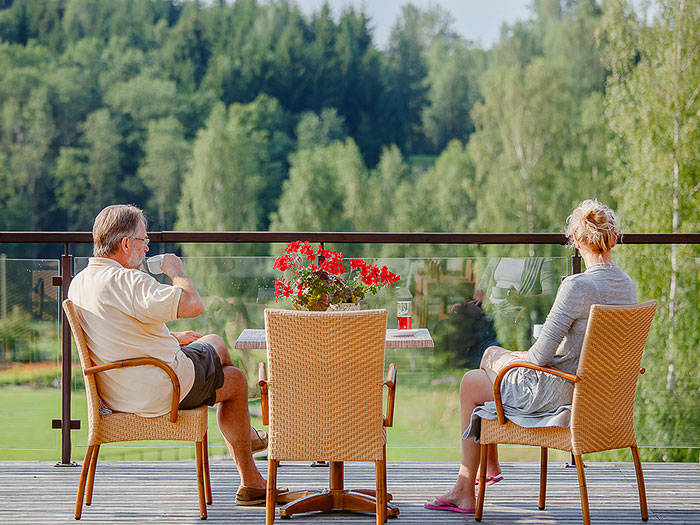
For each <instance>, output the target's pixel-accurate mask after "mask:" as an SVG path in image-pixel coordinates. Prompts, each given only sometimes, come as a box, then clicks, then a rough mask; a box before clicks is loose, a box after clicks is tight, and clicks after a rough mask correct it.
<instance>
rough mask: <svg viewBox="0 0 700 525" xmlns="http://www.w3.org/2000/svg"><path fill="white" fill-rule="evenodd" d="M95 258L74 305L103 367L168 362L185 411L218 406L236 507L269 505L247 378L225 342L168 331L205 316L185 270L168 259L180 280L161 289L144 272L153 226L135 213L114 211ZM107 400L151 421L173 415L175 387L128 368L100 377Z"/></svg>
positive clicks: (97, 236)
mask: <svg viewBox="0 0 700 525" xmlns="http://www.w3.org/2000/svg"><path fill="white" fill-rule="evenodd" d="M92 236H93V242H94V248H93V254H94V257H91V258H90V260H89V263H88V266H87V268H85V269H84V270H83V271H81V272H80V273H79V274H78V275H77V276H76V277H75V278H74V279H73V281H72V283H71V285H70V289H69V291H68V297H69V298H70V299H71V300H72V301H73V303H74V304H75V306H76V309H77V311H78V314H79V316H80V321H81V325H82V327H83V329H84V331H85V334H86V336H87V343H88V346H89V348H90V350H91V353H92V358H93V360H94V361H95V364H101V363H105V362H108V361H115V360H119V359H128V358H132V357H143V356H151V357H155V358H158V359H161V360H162V361H165V362H166V363H167V364H168V365H170V367H171V368H172V369H173V370H174V371H175V373H176V374H177V377H178V379H179V381H180V388H181V390H180V408H181V409H190V408H195V407H198V406H200V405H202V404H207V405H209V406H212V405H214V404H216V405H217V421H218V424H219V429H220V430H221V433H222V434H223V437H224V440H225V441H226V446H227V447H228V450H229V453H230V454H231V457H232V458H233V460H234V461H235V463H236V467H237V469H238V472H239V474H240V476H241V487H240V488H239V490H238V493H237V494H236V503H238V504H241V505H252V504H257V503H262V502H264V500H265V494H264V489H265V480H264V479H263V477H262V476H261V475H260V473H259V472H258V469H257V468H256V466H255V462H254V460H253V456H252V452H251V442H252V445H253V446H254V448H256V449H258V450H262V449H264V448H265V447H266V446H267V437H266V436H262V437H261V436H260V435H259V434H258V432H257V431H256V430H255V429H253V428H252V427H251V426H250V415H249V413H248V396H247V385H246V379H245V376H244V375H243V373H242V372H241V371H240V370H239V369H237V368H236V367H234V366H233V363H232V362H231V357H230V356H229V353H228V350H227V349H226V344H225V343H224V341H223V339H221V337H219V336H218V335H214V334H209V335H202V334H198V333H196V332H192V331H187V332H171V331H170V330H168V327H167V326H166V325H165V323H166V322H168V321H172V320H174V319H180V318H193V317H197V316H198V315H200V314H201V313H202V312H203V311H204V305H203V304H202V299H201V297H200V296H199V293H198V292H197V289H196V288H195V286H194V285H193V284H192V281H190V279H188V278H187V276H186V275H185V273H184V272H183V265H182V261H181V260H180V258H179V257H177V256H176V255H174V254H171V253H168V254H165V255H164V257H163V260H162V264H161V269H162V271H163V273H165V274H166V275H167V276H168V277H169V278H170V279H171V281H172V286H171V285H166V284H160V283H159V282H158V281H156V280H155V279H154V278H153V277H151V276H150V275H149V274H147V273H145V272H143V271H141V270H140V269H139V268H140V267H141V265H142V263H143V261H144V258H145V255H146V253H147V252H148V242H149V239H148V236H147V233H146V218H145V216H144V214H143V211H141V210H140V209H138V208H136V207H135V206H128V205H114V206H107V207H106V208H105V209H103V210H102V211H101V212H100V213H99V214H98V215H97V217H96V218H95V223H94V225H93V228H92ZM96 377H97V383H98V388H99V390H100V396H101V397H102V398H103V400H104V401H105V403H106V404H107V405H108V406H109V408H111V409H112V410H117V411H121V412H134V413H136V414H139V415H141V416H143V417H157V416H160V415H163V414H167V413H168V412H169V410H170V402H171V401H170V400H171V399H172V392H173V389H172V383H171V381H170V378H169V377H168V376H167V374H165V373H164V372H163V371H162V370H161V369H159V368H157V367H153V366H141V367H130V368H121V369H115V370H110V371H107V372H103V373H100V374H98V375H97V376H96Z"/></svg>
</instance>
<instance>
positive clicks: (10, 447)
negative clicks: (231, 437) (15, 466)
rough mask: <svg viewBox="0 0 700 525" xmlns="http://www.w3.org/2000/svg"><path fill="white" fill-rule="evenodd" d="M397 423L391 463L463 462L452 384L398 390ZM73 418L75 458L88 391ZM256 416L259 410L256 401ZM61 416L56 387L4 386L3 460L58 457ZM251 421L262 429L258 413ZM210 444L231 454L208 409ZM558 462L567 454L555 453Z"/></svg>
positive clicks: (144, 454) (119, 447)
mask: <svg viewBox="0 0 700 525" xmlns="http://www.w3.org/2000/svg"><path fill="white" fill-rule="evenodd" d="M397 394H398V395H397V400H396V412H395V415H394V426H393V427H392V428H390V429H387V435H388V439H389V442H388V450H387V457H388V459H389V460H390V461H458V460H459V448H458V447H459V413H458V399H457V392H455V391H454V389H452V388H434V389H431V390H425V389H421V388H418V387H411V386H410V385H402V386H400V387H399V388H398V391H397ZM71 399H72V405H71V407H72V408H71V412H72V413H71V417H72V418H73V419H79V420H80V423H81V429H80V430H74V431H73V432H72V445H73V451H72V459H74V460H80V459H81V458H82V457H83V456H84V454H85V444H86V441H87V405H86V401H85V394H84V392H83V391H78V392H74V395H73V396H72V398H71ZM250 409H251V413H252V414H259V413H260V406H259V403H257V402H256V403H251V405H250ZM58 417H60V392H59V391H58V390H57V389H52V388H38V389H34V388H27V387H15V386H8V387H3V388H0V429H2V430H1V431H0V459H2V460H34V459H36V460H59V459H60V456H61V442H60V431H59V430H53V429H51V419H53V418H58ZM252 423H253V425H254V426H256V427H257V428H260V427H261V420H260V418H259V417H252ZM209 428H210V430H209V447H210V453H211V454H212V455H225V454H227V450H226V446H225V445H224V441H223V438H222V437H221V433H220V432H219V430H218V428H217V426H216V413H215V411H214V410H210V412H209ZM553 454H555V455H554V456H550V457H551V459H552V460H553V461H564V460H566V459H567V458H568V456H567V455H566V454H564V453H563V452H562V453H559V452H556V451H553ZM193 457H194V446H193V445H190V444H188V443H184V442H177V441H165V442H129V443H117V444H114V445H103V446H102V447H101V448H100V458H101V459H116V460H142V459H143V460H160V459H163V460H174V459H187V458H193ZM501 457H502V459H503V460H504V461H518V460H520V461H535V460H537V459H538V458H539V450H538V449H535V448H532V447H501Z"/></svg>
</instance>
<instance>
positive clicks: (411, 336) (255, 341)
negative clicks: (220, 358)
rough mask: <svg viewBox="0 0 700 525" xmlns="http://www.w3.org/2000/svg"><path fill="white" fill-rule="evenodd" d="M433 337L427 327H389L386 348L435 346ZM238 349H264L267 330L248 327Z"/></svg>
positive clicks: (241, 336) (237, 344)
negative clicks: (411, 328)
mask: <svg viewBox="0 0 700 525" xmlns="http://www.w3.org/2000/svg"><path fill="white" fill-rule="evenodd" d="M433 346H434V344H433V338H432V337H430V332H428V329H427V328H414V329H413V330H397V329H396V328H389V329H387V331H386V341H385V348H433ZM233 347H234V348H236V349H238V350H264V349H265V330H260V329H254V328H246V329H245V330H243V332H241V335H239V336H238V339H236V342H235V343H234V345H233Z"/></svg>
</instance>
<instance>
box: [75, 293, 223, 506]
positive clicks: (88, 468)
mask: <svg viewBox="0 0 700 525" xmlns="http://www.w3.org/2000/svg"><path fill="white" fill-rule="evenodd" d="M63 310H64V311H65V313H66V317H67V318H68V322H69V323H70V327H71V331H72V332H73V338H74V339H75V343H76V346H77V347H78V355H79V356H80V364H81V365H82V368H83V374H84V376H85V392H86V394H87V405H88V426H89V435H88V449H87V452H86V453H85V461H84V462H83V468H82V471H81V472H80V484H79V485H78V495H77V498H76V502H75V519H80V516H81V514H82V509H83V495H84V494H85V483H86V480H87V496H86V498H85V504H86V505H90V504H91V503H92V488H93V483H94V480H95V469H96V466H97V455H98V454H99V452H100V445H102V444H103V443H112V442H116V441H140V440H154V439H155V440H178V441H194V443H195V451H196V456H197V488H198V491H199V514H200V518H201V519H206V517H207V507H206V504H205V498H206V503H209V504H211V502H212V497H211V482H210V479H209V454H208V447H207V425H208V418H207V407H206V406H204V405H202V406H201V407H198V408H195V409H193V410H178V404H179V398H180V383H179V381H178V379H177V376H176V375H175V372H174V371H173V370H172V369H171V368H170V367H169V366H168V365H167V364H166V363H164V362H163V361H161V360H159V359H155V358H153V357H139V358H133V359H124V360H121V361H113V362H111V363H105V364H102V365H98V366H93V364H92V359H91V357H90V352H89V350H88V346H87V342H86V338H85V332H83V329H82V327H81V325H80V320H79V317H78V312H77V311H76V308H75V306H74V305H73V303H72V302H71V301H70V300H69V299H66V300H65V301H63ZM128 366H158V367H160V368H162V369H163V370H164V371H165V372H166V373H167V374H168V375H169V376H170V379H171V380H172V382H173V400H172V407H171V410H170V414H166V415H163V416H160V417H153V418H151V417H141V416H138V415H136V414H131V413H126V412H111V411H105V410H103V411H102V412H103V413H100V406H101V405H103V403H102V402H101V399H100V397H99V392H98V390H97V383H96V381H95V374H98V373H99V372H103V371H105V370H111V369H113V368H122V367H128ZM205 493H206V495H205Z"/></svg>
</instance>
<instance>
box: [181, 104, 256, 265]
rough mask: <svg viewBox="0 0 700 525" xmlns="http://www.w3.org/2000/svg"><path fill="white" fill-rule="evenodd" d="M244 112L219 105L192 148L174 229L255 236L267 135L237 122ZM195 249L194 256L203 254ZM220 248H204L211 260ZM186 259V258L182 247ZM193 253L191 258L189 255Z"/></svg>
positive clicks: (241, 109) (243, 109)
mask: <svg viewBox="0 0 700 525" xmlns="http://www.w3.org/2000/svg"><path fill="white" fill-rule="evenodd" d="M244 112H245V107H244V106H242V105H240V104H233V105H232V106H230V107H229V109H228V110H226V108H225V107H224V106H223V105H222V104H218V105H217V106H215V107H214V109H213V111H212V114H211V115H210V116H209V119H208V120H207V125H206V127H205V128H204V129H203V130H201V131H200V132H199V133H198V134H197V138H196V140H195V142H194V147H193V157H192V165H191V166H190V169H189V170H188V172H187V173H186V174H185V178H184V181H183V185H182V199H181V201H180V204H179V207H178V221H177V224H176V228H178V229H182V230H213V231H217V230H255V229H256V228H258V225H259V223H260V219H261V217H260V212H261V208H260V203H259V201H258V197H259V192H260V190H261V188H262V186H263V177H262V173H263V171H264V168H263V167H264V165H265V163H266V162H267V160H268V153H267V147H266V146H267V144H266V142H267V135H266V133H265V132H263V131H260V130H258V129H255V128H254V127H253V126H252V125H251V124H250V123H249V122H247V121H246V120H245V119H244V118H242V114H243V113H244ZM202 248H203V247H201V246H198V247H197V251H196V253H198V254H200V255H201V254H202V252H203V250H202ZM227 249H228V248H227V247H225V246H213V247H206V249H204V253H207V254H210V255H214V254H220V253H222V251H226V250H227ZM184 251H185V253H189V249H188V247H187V246H185V248H184ZM192 253H194V252H192Z"/></svg>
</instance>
